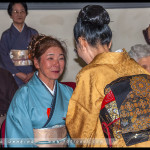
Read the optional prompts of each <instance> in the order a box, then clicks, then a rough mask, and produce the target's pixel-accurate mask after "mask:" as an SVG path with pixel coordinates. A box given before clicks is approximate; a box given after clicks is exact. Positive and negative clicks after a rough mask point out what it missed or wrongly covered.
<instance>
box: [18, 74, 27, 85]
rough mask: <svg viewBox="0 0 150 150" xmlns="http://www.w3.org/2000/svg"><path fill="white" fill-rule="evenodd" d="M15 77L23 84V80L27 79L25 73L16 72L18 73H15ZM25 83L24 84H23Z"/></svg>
mask: <svg viewBox="0 0 150 150" xmlns="http://www.w3.org/2000/svg"><path fill="white" fill-rule="evenodd" d="M16 76H17V77H18V78H20V79H21V80H22V81H23V82H24V80H25V79H26V78H27V75H26V74H25V73H23V72H18V73H16ZM24 83H25V82H24Z"/></svg>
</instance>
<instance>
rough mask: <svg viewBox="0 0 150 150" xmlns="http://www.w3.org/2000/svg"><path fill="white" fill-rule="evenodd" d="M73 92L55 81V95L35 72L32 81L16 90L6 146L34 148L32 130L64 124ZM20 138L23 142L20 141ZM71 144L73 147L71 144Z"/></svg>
mask: <svg viewBox="0 0 150 150" xmlns="http://www.w3.org/2000/svg"><path fill="white" fill-rule="evenodd" d="M72 92H73V89H72V88H71V87H69V86H67V85H64V84H61V83H59V82H58V81H57V80H56V81H55V96H53V95H52V94H51V93H50V91H49V90H48V89H47V87H46V86H45V85H44V84H43V82H42V81H41V80H40V79H39V77H38V76H37V75H36V72H35V73H34V76H33V77H32V78H31V80H30V81H29V82H28V83H27V84H25V85H23V86H22V87H21V88H20V89H18V90H17V92H16V94H15V95H14V97H13V99H12V102H11V104H10V107H9V109H8V112H7V117H6V129H5V147H35V144H34V142H33V139H34V133H33V129H40V128H50V127H52V126H54V125H65V118H66V114H67V110H68V103H69V99H70V98H71V95H72ZM52 105H53V106H52ZM51 106H52V107H51ZM49 108H51V111H50V115H51V114H53V115H52V117H51V119H50V121H49V122H47V121H48V118H49V117H48V115H47V109H49ZM68 137H69V138H70V136H69V134H68ZM17 139H18V140H17ZM21 139H23V142H20V140H21ZM14 140H17V141H15V142H14ZM30 140H31V141H30ZM13 142H14V143H13ZM17 142H18V143H17ZM70 145H71V146H74V144H73V143H72V142H70Z"/></svg>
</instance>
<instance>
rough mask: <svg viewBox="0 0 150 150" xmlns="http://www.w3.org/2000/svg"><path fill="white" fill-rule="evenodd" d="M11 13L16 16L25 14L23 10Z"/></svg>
mask: <svg viewBox="0 0 150 150" xmlns="http://www.w3.org/2000/svg"><path fill="white" fill-rule="evenodd" d="M12 13H13V14H15V15H18V14H21V15H22V14H25V13H26V12H25V10H21V11H17V10H14V11H12Z"/></svg>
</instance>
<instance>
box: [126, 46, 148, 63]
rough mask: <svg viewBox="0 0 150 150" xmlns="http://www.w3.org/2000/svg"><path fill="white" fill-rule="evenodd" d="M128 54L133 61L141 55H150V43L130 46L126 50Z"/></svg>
mask: <svg viewBox="0 0 150 150" xmlns="http://www.w3.org/2000/svg"><path fill="white" fill-rule="evenodd" d="M128 54H129V56H130V57H131V58H133V59H134V60H135V61H138V59H140V58H142V57H147V56H150V45H147V44H136V45H134V46H132V47H131V50H130V51H129V52H128Z"/></svg>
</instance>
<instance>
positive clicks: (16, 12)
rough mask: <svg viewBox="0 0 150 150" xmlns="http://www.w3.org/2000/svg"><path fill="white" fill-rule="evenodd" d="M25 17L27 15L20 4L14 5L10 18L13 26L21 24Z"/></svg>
mask: <svg viewBox="0 0 150 150" xmlns="http://www.w3.org/2000/svg"><path fill="white" fill-rule="evenodd" d="M26 16H27V14H26V11H25V9H24V7H23V6H22V4H20V3H16V4H14V5H13V7H12V15H11V18H12V20H13V23H14V24H23V23H24V21H25V18H26Z"/></svg>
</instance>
